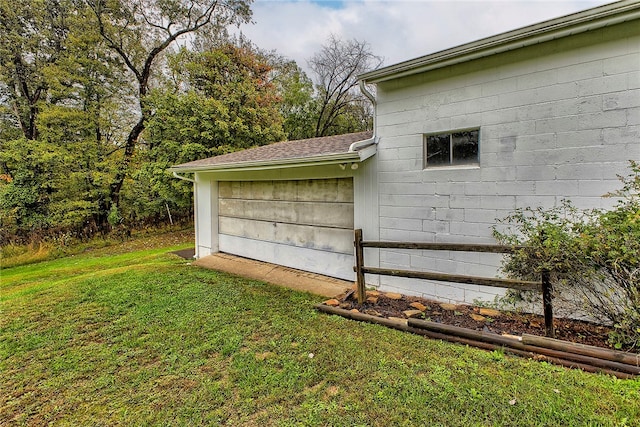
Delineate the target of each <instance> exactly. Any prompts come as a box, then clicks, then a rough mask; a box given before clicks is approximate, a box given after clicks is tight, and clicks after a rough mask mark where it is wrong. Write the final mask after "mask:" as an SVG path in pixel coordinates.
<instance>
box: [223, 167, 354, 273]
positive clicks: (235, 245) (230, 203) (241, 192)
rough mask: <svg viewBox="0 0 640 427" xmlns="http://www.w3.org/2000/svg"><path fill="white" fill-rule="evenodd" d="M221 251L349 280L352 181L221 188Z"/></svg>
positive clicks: (241, 184)
mask: <svg viewBox="0 0 640 427" xmlns="http://www.w3.org/2000/svg"><path fill="white" fill-rule="evenodd" d="M218 202H219V211H218V212H219V218H218V221H219V224H218V227H219V228H218V229H219V233H220V236H219V237H220V239H219V241H220V250H221V251H223V252H228V253H233V254H236V255H240V256H245V257H248V258H254V259H259V260H263V261H268V262H272V263H276V264H281V265H286V266H289V267H293V268H299V269H302V270H306V271H313V272H318V273H322V274H327V275H330V276H335V277H341V278H345V279H348V280H351V279H352V278H353V271H352V266H353V180H352V179H351V178H340V179H316V180H299V181H250V182H240V181H238V182H220V183H219V201H218Z"/></svg>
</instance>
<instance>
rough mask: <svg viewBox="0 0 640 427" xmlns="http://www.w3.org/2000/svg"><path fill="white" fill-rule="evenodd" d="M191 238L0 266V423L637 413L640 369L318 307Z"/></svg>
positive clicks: (446, 419)
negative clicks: (606, 366) (613, 368)
mask: <svg viewBox="0 0 640 427" xmlns="http://www.w3.org/2000/svg"><path fill="white" fill-rule="evenodd" d="M162 242H163V241H162V240H161V239H160V240H158V241H156V242H155V244H156V245H160V246H162ZM147 246H148V245H147ZM186 246H188V245H186ZM186 246H185V245H184V244H182V245H178V246H173V247H160V248H147V249H141V248H142V247H144V245H143V246H138V247H136V246H135V245H133V246H131V245H128V246H127V245H121V246H113V247H110V248H108V249H101V250H99V251H91V252H87V253H84V254H79V255H75V256H73V257H67V258H62V259H58V260H53V261H46V262H42V263H38V264H32V265H26V266H21V267H14V268H9V269H3V270H2V273H1V283H0V425H2V426H4V425H45V424H48V423H52V424H54V425H74V426H75V425H109V426H111V425H127V426H129V425H163V426H164V425H219V424H220V425H233V426H237V425H247V426H263V425H278V426H280V425H282V426H293V425H329V426H341V425H344V426H354V425H371V426H393V425H425V426H427V425H428V426H434V425H443V426H475V425H479V426H486V425H504V426H570V425H574V426H585V425H593V426H600V425H602V426H621V425H640V380H617V379H614V378H612V377H607V376H603V375H594V374H586V373H582V372H580V371H575V370H568V369H564V368H560V367H556V366H552V365H549V364H546V363H539V362H535V361H531V360H524V359H519V358H515V357H511V356H508V355H504V354H502V353H500V352H493V353H490V352H485V351H481V350H476V349H471V348H467V347H463V346H460V345H453V344H447V343H442V342H439V341H433V340H428V339H424V338H422V337H419V336H414V335H409V334H405V333H402V332H399V331H395V330H391V329H386V328H384V327H381V326H377V325H371V324H364V323H357V322H353V321H349V320H346V319H344V318H341V317H335V316H328V315H324V314H320V313H318V312H316V311H314V310H313V309H312V305H313V304H314V303H317V302H319V301H321V298H320V297H316V296H312V295H309V294H304V293H299V292H294V291H290V290H287V289H281V288H278V287H275V286H271V285H267V284H265V283H261V282H257V281H251V280H245V279H240V278H236V277H233V276H229V275H225V274H220V273H216V272H212V271H207V270H203V269H199V268H196V267H193V266H190V265H189V263H188V262H187V261H185V260H182V259H179V258H178V257H176V256H174V255H169V254H167V252H168V251H170V250H175V249H178V248H184V247H186ZM132 249H133V250H134V251H133V252H130V251H131V250H132Z"/></svg>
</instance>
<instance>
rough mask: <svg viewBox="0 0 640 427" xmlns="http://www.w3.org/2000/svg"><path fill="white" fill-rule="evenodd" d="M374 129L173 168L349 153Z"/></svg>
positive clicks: (268, 161) (279, 145)
mask: <svg viewBox="0 0 640 427" xmlns="http://www.w3.org/2000/svg"><path fill="white" fill-rule="evenodd" d="M372 136H373V133H372V132H370V131H366V132H358V133H349V134H344V135H334V136H325V137H319V138H309V139H300V140H296V141H284V142H276V143H274V144H269V145H263V146H260V147H256V148H250V149H247V150H242V151H236V152H234V153H229V154H223V155H220V156H215V157H209V158H208V159H202V160H195V161H193V162H189V163H183V164H181V165H177V166H174V167H172V168H171V169H173V170H196V169H197V170H206V169H207V167H214V168H216V169H218V168H220V167H224V166H225V165H228V166H241V165H243V164H253V163H277V162H278V161H287V163H289V162H290V161H294V160H296V159H300V160H310V159H313V158H315V157H324V156H329V155H339V154H347V153H348V152H349V147H350V146H351V144H353V143H354V142H359V141H364V140H367V139H370V138H371V137H372Z"/></svg>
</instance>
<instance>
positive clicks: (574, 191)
mask: <svg viewBox="0 0 640 427" xmlns="http://www.w3.org/2000/svg"><path fill="white" fill-rule="evenodd" d="M377 98H378V105H377V117H376V119H377V127H376V130H377V135H378V136H379V137H380V142H379V146H378V154H377V156H376V158H375V161H376V162H377V168H378V189H379V216H380V223H379V231H380V232H379V234H380V238H381V239H382V240H404V241H426V242H433V241H442V242H468V243H493V242H494V240H493V238H492V235H491V227H492V226H493V225H494V224H496V218H503V217H504V216H506V215H507V214H508V213H510V212H512V211H513V210H514V209H515V208H518V207H527V206H529V207H537V206H545V207H551V206H554V205H557V204H559V203H560V202H561V200H562V199H565V198H566V199H570V200H572V201H573V202H574V203H575V204H576V205H577V206H578V207H583V208H590V207H606V206H609V205H610V204H611V203H612V201H611V200H609V199H603V198H602V197H601V196H602V195H603V194H604V193H606V192H608V191H611V190H614V189H616V188H618V187H619V182H618V180H617V178H616V174H626V173H627V165H628V160H629V159H636V160H639V159H640V29H639V28H637V22H631V23H623V24H619V25H616V26H614V27H608V28H604V29H600V30H595V31H590V32H586V33H583V34H580V35H575V36H570V37H565V38H561V39H557V40H554V41H549V42H546V43H541V44H538V45H535V46H532V47H527V48H522V49H519V50H516V51H512V52H507V53H502V54H498V55H494V56H492V57H488V58H484V59H479V60H475V61H471V62H467V63H464V64H460V65H456V66H451V67H447V68H443V69H438V70H434V71H430V72H426V73H422V74H419V75H415V76H410V77H405V78H401V79H395V80H390V81H387V82H382V83H379V84H378V95H377ZM475 127H478V128H480V148H479V164H478V165H477V166H466V167H458V168H456V167H451V168H449V167H440V168H426V169H423V159H422V155H423V152H422V150H423V137H424V134H426V133H434V132H447V131H453V130H458V129H465V128H475ZM372 160H374V159H372ZM379 256H380V258H379V261H380V266H381V267H384V268H411V269H416V270H432V271H441V272H449V273H456V274H472V275H485V276H488V277H493V276H496V275H497V274H498V267H499V265H500V257H499V256H495V255H491V256H489V255H478V254H461V253H449V252H446V253H431V252H429V253H427V252H425V251H398V250H380V254H379ZM380 285H381V287H382V288H383V289H388V290H395V291H399V292H403V293H408V294H414V295H422V296H426V297H430V298H435V299H438V300H443V301H450V302H466V303H471V302H473V301H474V300H475V299H483V300H489V301H491V300H493V299H494V297H495V296H496V295H502V294H503V292H504V291H503V290H501V289H494V288H487V287H481V286H473V285H459V284H446V283H438V282H429V281H420V280H411V279H402V278H389V277H381V278H380Z"/></svg>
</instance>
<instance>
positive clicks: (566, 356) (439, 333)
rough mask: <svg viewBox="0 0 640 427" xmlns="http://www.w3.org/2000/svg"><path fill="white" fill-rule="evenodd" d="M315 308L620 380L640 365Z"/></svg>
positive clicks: (556, 345)
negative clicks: (598, 373)
mask: <svg viewBox="0 0 640 427" xmlns="http://www.w3.org/2000/svg"><path fill="white" fill-rule="evenodd" d="M314 307H315V308H316V309H317V310H318V311H321V312H324V313H327V314H335V315H338V316H342V317H345V318H347V319H352V320H358V321H364V322H368V323H375V324H379V325H384V326H387V327H389V328H393V329H398V330H400V331H405V332H410V333H414V334H417V335H423V336H426V337H429V338H433V339H440V340H443V341H449V342H455V343H460V344H465V345H469V346H472V347H477V348H481V349H485V350H490V351H493V350H498V349H501V350H503V351H505V352H508V353H511V354H514V355H517V356H521V357H527V358H532V359H535V360H544V361H547V362H549V363H553V364H556V365H560V366H565V367H568V368H574V369H581V370H583V371H585V372H594V373H595V372H600V373H604V374H608V375H613V376H615V377H617V378H620V379H630V378H634V377H635V376H637V375H639V374H640V366H639V365H638V362H639V360H640V355H636V354H632V353H625V352H620V351H615V350H609V349H605V348H600V347H593V346H586V345H582V344H575V343H571V342H568V341H562V340H556V339H549V338H545V337H537V336H534V335H523V337H512V336H502V335H498V334H494V333H487V332H483V331H475V330H473V329H466V328H460V327H457V326H452V325H446V324H442V323H436V322H428V321H425V320H420V319H413V318H411V319H407V320H403V319H398V320H396V319H388V318H385V317H377V316H372V315H369V314H365V313H361V312H359V311H350V310H345V309H342V308H338V307H332V306H328V305H325V304H316V305H315V306H314ZM532 342H535V344H536V345H531V344H529V343H532ZM586 352H589V355H585V354H584V353H586ZM540 356H544V357H543V358H541V357H540Z"/></svg>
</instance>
